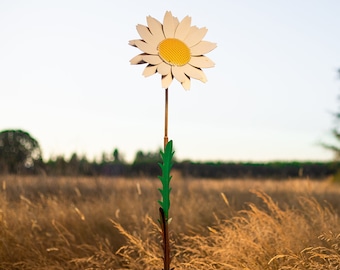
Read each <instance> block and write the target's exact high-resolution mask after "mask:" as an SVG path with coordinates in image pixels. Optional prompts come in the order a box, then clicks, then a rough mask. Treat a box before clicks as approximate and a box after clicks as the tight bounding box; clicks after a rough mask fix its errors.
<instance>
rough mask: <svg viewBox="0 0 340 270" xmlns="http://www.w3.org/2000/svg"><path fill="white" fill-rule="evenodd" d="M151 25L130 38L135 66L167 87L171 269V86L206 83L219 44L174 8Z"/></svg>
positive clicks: (165, 194) (165, 181) (166, 247)
mask: <svg viewBox="0 0 340 270" xmlns="http://www.w3.org/2000/svg"><path fill="white" fill-rule="evenodd" d="M146 20H147V26H145V25H141V24H138V25H137V31H138V33H139V35H140V36H141V39H135V40H130V41H129V44H130V45H131V46H134V47H137V48H138V49H140V50H141V51H142V53H141V54H139V55H137V56H135V57H134V58H132V59H131V60H130V63H131V64H133V65H137V64H147V66H146V67H145V69H144V71H143V75H144V76H145V77H148V76H151V75H153V74H155V73H159V74H160V75H161V81H162V88H164V89H165V126H164V152H163V151H161V157H162V161H163V163H161V164H159V165H160V167H161V170H162V175H161V176H159V179H160V180H161V182H162V188H161V189H159V191H160V193H161V195H162V200H161V201H158V202H159V204H160V206H161V207H160V208H159V214H160V219H159V223H160V227H161V231H162V238H163V253H164V254H163V261H164V267H163V270H170V261H171V257H170V243H169V223H170V220H171V219H170V218H169V208H170V191H171V188H170V180H171V176H170V171H171V167H172V157H173V154H174V152H173V150H172V141H168V89H169V86H170V84H171V82H172V80H173V78H175V79H176V80H177V81H179V82H180V83H181V84H182V86H183V88H184V89H185V90H189V89H190V80H191V78H193V79H197V80H200V81H202V82H206V81H207V78H206V76H205V74H204V72H203V71H202V68H210V67H213V66H214V65H215V64H214V63H213V62H212V61H211V60H210V59H209V58H208V57H206V56H204V54H206V53H208V52H210V51H211V50H213V49H215V48H216V44H215V43H212V42H208V41H203V40H202V39H203V38H204V36H205V35H206V33H207V31H208V30H207V29H206V28H205V27H203V28H198V27H196V26H191V18H190V17H189V16H186V17H185V18H184V19H183V20H182V21H179V20H178V19H177V18H176V17H174V16H172V14H171V12H170V11H167V12H166V13H165V15H164V19H163V24H162V23H161V22H159V21H158V20H156V19H155V18H153V17H151V16H148V17H147V18H146Z"/></svg>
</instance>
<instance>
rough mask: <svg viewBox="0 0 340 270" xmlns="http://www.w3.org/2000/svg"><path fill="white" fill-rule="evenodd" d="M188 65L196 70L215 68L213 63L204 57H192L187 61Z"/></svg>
mask: <svg viewBox="0 0 340 270" xmlns="http://www.w3.org/2000/svg"><path fill="white" fill-rule="evenodd" d="M189 64H190V65H192V66H194V67H198V68H210V67H214V66H215V63H214V62H213V61H211V60H210V59H209V58H208V57H206V56H204V55H202V56H192V57H191V59H190V61H189Z"/></svg>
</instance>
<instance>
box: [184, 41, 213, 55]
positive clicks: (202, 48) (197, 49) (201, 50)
mask: <svg viewBox="0 0 340 270" xmlns="http://www.w3.org/2000/svg"><path fill="white" fill-rule="evenodd" d="M216 46H217V45H216V43H212V42H209V41H201V42H200V43H198V44H196V45H195V46H193V47H191V48H190V52H191V55H203V54H206V53H208V52H210V51H212V50H213V49H215V48H216Z"/></svg>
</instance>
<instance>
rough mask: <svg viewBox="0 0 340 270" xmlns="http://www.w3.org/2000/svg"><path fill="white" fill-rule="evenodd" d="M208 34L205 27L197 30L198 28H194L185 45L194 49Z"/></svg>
mask: <svg viewBox="0 0 340 270" xmlns="http://www.w3.org/2000/svg"><path fill="white" fill-rule="evenodd" d="M207 32H208V29H207V28H205V27H203V28H197V27H196V26H192V27H190V31H189V33H188V35H187V37H186V38H185V39H184V43H185V44H187V45H188V47H192V46H194V45H196V44H197V43H199V42H200V41H202V39H203V38H204V36H205V35H206V33H207Z"/></svg>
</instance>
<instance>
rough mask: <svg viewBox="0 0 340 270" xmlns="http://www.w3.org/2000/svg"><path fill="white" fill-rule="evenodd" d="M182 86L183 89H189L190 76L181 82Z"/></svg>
mask: <svg viewBox="0 0 340 270" xmlns="http://www.w3.org/2000/svg"><path fill="white" fill-rule="evenodd" d="M182 86H183V88H184V89H185V90H190V86H191V81H190V78H188V77H187V79H186V80H185V81H184V82H182Z"/></svg>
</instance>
